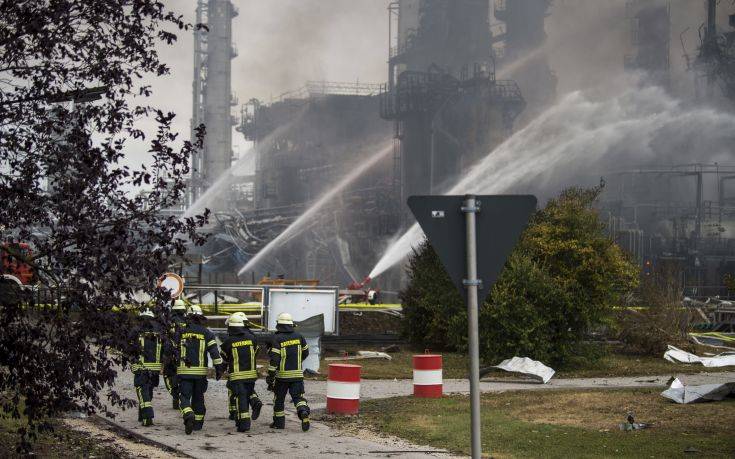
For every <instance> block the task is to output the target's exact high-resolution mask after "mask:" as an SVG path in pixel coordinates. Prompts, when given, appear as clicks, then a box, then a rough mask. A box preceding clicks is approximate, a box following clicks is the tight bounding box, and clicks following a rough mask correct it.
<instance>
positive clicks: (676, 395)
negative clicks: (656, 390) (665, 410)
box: [661, 378, 735, 404]
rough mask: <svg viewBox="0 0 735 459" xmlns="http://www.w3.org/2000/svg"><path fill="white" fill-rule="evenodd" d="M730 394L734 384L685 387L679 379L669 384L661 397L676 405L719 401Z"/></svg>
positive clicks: (734, 392)
mask: <svg viewBox="0 0 735 459" xmlns="http://www.w3.org/2000/svg"><path fill="white" fill-rule="evenodd" d="M730 394H735V382H731V383H721V384H703V385H700V386H687V385H684V383H682V382H681V381H680V380H679V378H676V379H674V380H673V381H672V382H671V386H670V387H669V388H668V389H666V390H665V391H663V392H661V395H662V396H664V397H666V398H668V399H669V400H673V401H675V402H676V403H682V404H686V403H698V402H713V401H715V402H716V401H720V400H722V399H724V398H725V397H727V396H728V395H730Z"/></svg>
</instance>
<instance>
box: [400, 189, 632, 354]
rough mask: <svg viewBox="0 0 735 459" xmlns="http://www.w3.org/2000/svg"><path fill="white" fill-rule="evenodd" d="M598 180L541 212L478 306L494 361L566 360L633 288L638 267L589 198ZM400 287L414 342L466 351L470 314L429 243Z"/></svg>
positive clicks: (483, 344)
mask: <svg viewBox="0 0 735 459" xmlns="http://www.w3.org/2000/svg"><path fill="white" fill-rule="evenodd" d="M600 191H601V188H594V189H578V188H572V189H568V190H565V191H564V192H562V193H561V195H560V196H559V197H558V198H557V199H553V200H551V201H549V203H548V204H547V205H546V207H545V208H544V209H542V210H539V211H537V212H536V214H535V215H534V216H533V218H532V220H531V222H530V224H529V227H528V228H527V229H526V231H525V232H524V234H523V235H522V237H521V240H520V242H519V244H518V246H517V247H516V249H515V250H514V251H513V253H512V254H511V256H510V257H509V259H508V261H507V263H506V266H505V269H504V270H503V273H502V274H501V276H500V278H499V279H498V282H497V283H496V284H495V286H494V287H493V290H492V292H491V295H490V296H489V298H488V299H487V301H485V303H484V304H482V306H481V309H480V354H481V357H482V359H483V360H484V361H485V363H488V364H496V363H498V362H499V361H500V360H502V359H505V358H509V357H513V356H527V357H531V358H534V359H537V360H541V361H543V362H545V363H547V364H549V365H564V363H565V362H567V361H569V359H571V358H573V357H574V356H575V355H576V354H578V353H579V349H581V346H580V345H581V343H582V341H584V340H585V339H586V338H587V337H588V336H589V333H590V332H591V331H593V330H594V329H596V328H598V327H600V326H601V325H602V324H604V323H606V322H607V321H608V320H610V319H611V317H612V316H613V307H614V306H615V305H617V304H618V303H619V300H620V298H621V296H622V295H626V294H628V293H629V292H630V291H631V290H632V289H633V288H635V286H636V283H637V279H638V269H637V267H636V266H635V265H634V264H632V263H631V262H630V261H629V260H628V259H627V257H626V256H625V255H624V254H623V252H622V251H621V250H620V248H619V247H618V246H617V245H615V244H614V243H613V242H612V241H611V240H610V239H609V238H608V237H607V236H606V235H605V233H604V229H603V225H602V224H601V223H600V221H599V219H598V216H597V213H596V212H595V211H594V209H593V208H592V205H593V203H594V201H595V199H596V198H597V196H598V195H599V192H600ZM408 274H409V281H410V282H409V285H408V287H407V288H406V289H405V290H404V291H403V292H402V295H401V299H402V302H403V307H404V314H405V325H404V331H405V334H406V336H407V337H408V338H409V339H410V340H411V341H412V342H413V343H414V344H416V345H420V346H425V347H430V348H432V349H445V350H453V351H463V350H465V349H466V346H467V342H466V336H467V314H466V311H465V309H464V305H463V303H462V301H461V297H460V296H459V294H458V293H457V292H456V290H455V287H454V285H453V284H452V283H451V281H450V279H449V277H448V276H447V274H446V273H445V272H444V269H443V268H442V266H441V263H440V261H439V258H438V256H437V255H436V254H435V253H434V250H433V249H432V248H431V246H430V245H429V244H428V243H424V244H423V245H422V246H420V247H419V248H418V249H417V250H416V252H415V253H414V256H413V257H412V259H411V261H410V264H409V267H408Z"/></svg>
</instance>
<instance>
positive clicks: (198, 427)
mask: <svg viewBox="0 0 735 459" xmlns="http://www.w3.org/2000/svg"><path fill="white" fill-rule="evenodd" d="M202 428H204V421H194V430H202Z"/></svg>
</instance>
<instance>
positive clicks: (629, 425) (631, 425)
mask: <svg viewBox="0 0 735 459" xmlns="http://www.w3.org/2000/svg"><path fill="white" fill-rule="evenodd" d="M652 425H653V424H648V423H645V422H635V417H634V416H633V413H628V417H627V419H626V422H621V423H620V424H618V427H619V428H620V430H624V431H630V430H643V429H647V428H649V427H651V426H652Z"/></svg>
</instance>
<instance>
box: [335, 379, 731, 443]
mask: <svg viewBox="0 0 735 459" xmlns="http://www.w3.org/2000/svg"><path fill="white" fill-rule="evenodd" d="M659 392H660V390H659V389H636V390H607V391H590V390H586V391H571V390H570V391H561V390H554V391H544V392H541V391H521V392H506V393H501V394H487V395H483V397H482V445H483V451H485V452H486V453H487V452H492V455H493V457H499V458H501V457H524V458H526V457H528V458H534V457H539V458H540V457H543V458H568V457H575V458H587V457H590V458H591V457H611V456H615V457H630V458H633V457H635V458H641V457H681V456H683V455H684V454H685V451H686V450H690V451H692V449H693V450H695V451H696V452H697V455H698V456H700V457H733V456H734V455H735V399H727V400H725V401H723V402H714V403H702V404H695V405H678V404H675V403H673V402H670V401H669V400H667V399H664V398H663V397H661V396H660V395H659ZM628 412H633V413H634V414H635V417H636V421H638V422H646V423H653V424H654V425H653V427H651V428H649V429H645V430H639V431H634V432H624V431H621V430H620V429H619V427H618V425H619V424H620V423H621V422H624V421H625V419H626V416H627V413H628ZM339 422H340V424H341V425H342V427H343V428H345V429H347V430H360V429H364V428H369V429H370V430H373V431H377V432H380V433H383V434H389V435H395V436H398V437H402V438H405V439H407V440H409V441H411V442H413V443H415V444H419V445H430V446H432V447H436V448H443V449H448V450H450V451H452V452H455V453H462V454H468V453H469V430H470V429H469V404H468V400H467V397H464V396H450V397H444V398H442V399H414V398H411V397H400V398H393V399H385V400H370V401H366V402H364V403H362V405H361V408H360V417H359V419H349V420H344V419H341V420H340V421H339Z"/></svg>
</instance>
